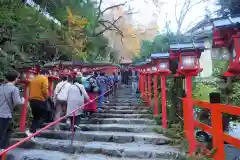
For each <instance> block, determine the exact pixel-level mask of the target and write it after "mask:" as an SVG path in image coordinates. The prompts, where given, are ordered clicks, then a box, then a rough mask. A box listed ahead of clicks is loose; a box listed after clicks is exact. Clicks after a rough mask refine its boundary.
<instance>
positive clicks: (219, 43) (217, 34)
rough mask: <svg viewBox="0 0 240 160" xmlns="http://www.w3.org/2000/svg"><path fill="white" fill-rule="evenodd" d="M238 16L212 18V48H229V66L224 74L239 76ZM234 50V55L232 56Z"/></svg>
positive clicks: (239, 27) (239, 38)
mask: <svg viewBox="0 0 240 160" xmlns="http://www.w3.org/2000/svg"><path fill="white" fill-rule="evenodd" d="M239 18H240V17H228V18H218V19H214V20H213V44H212V46H213V48H221V47H225V48H227V49H228V50H229V52H230V56H229V66H228V69H227V71H226V72H225V73H224V76H240V25H239V23H240V21H239ZM234 50H235V54H236V57H233V52H234Z"/></svg>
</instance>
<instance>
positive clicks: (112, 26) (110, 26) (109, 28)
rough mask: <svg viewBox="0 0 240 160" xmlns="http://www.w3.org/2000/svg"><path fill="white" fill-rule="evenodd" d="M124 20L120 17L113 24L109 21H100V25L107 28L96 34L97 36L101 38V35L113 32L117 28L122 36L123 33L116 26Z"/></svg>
mask: <svg viewBox="0 0 240 160" xmlns="http://www.w3.org/2000/svg"><path fill="white" fill-rule="evenodd" d="M121 18H122V16H120V17H118V18H117V19H115V20H114V21H113V22H110V21H108V20H99V21H98V23H99V24H101V25H102V26H104V27H105V28H104V29H103V30H102V31H100V32H98V33H97V34H95V36H96V37H97V36H100V35H101V34H103V33H104V32H106V31H107V30H113V29H112V28H115V29H116V30H117V31H118V32H119V31H120V33H121V34H122V31H121V30H120V29H119V28H118V27H117V26H116V23H117V22H118V21H119V20H120V19H121ZM105 23H108V24H109V26H107V25H105Z"/></svg>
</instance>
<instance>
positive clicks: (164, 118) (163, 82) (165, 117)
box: [161, 75, 167, 128]
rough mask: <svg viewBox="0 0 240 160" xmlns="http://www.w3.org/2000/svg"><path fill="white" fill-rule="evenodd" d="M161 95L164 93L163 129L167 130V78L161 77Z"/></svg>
mask: <svg viewBox="0 0 240 160" xmlns="http://www.w3.org/2000/svg"><path fill="white" fill-rule="evenodd" d="M161 93H162V127H163V128H167V98H166V77H165V76H164V75H162V76H161Z"/></svg>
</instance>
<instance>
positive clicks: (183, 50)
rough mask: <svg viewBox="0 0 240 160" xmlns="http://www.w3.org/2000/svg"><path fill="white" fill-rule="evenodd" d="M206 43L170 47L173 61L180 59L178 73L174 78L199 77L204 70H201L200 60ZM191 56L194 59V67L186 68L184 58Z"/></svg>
mask: <svg viewBox="0 0 240 160" xmlns="http://www.w3.org/2000/svg"><path fill="white" fill-rule="evenodd" d="M204 48H205V47H204V43H196V44H194V43H182V44H173V45H171V46H170V54H171V55H172V56H170V57H171V58H173V59H178V60H179V63H178V68H177V73H176V74H175V75H174V77H181V76H197V75H198V73H200V72H201V71H202V70H203V69H202V68H200V63H199V58H200V56H201V52H203V51H204ZM184 56H191V57H193V58H194V66H184V65H183V57H184Z"/></svg>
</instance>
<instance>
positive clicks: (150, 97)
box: [148, 73, 152, 107]
mask: <svg viewBox="0 0 240 160" xmlns="http://www.w3.org/2000/svg"><path fill="white" fill-rule="evenodd" d="M151 90H152V77H151V73H148V103H149V107H151V105H152V91H151Z"/></svg>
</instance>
